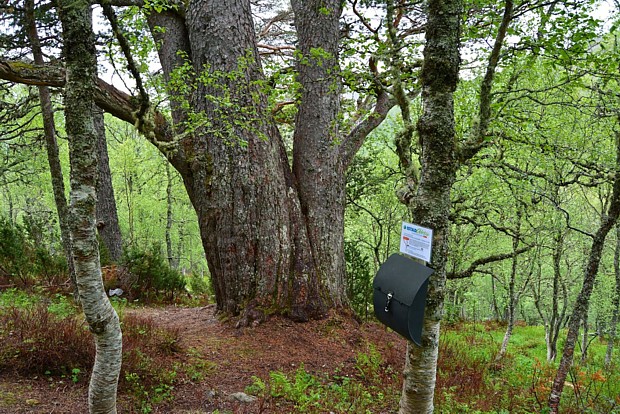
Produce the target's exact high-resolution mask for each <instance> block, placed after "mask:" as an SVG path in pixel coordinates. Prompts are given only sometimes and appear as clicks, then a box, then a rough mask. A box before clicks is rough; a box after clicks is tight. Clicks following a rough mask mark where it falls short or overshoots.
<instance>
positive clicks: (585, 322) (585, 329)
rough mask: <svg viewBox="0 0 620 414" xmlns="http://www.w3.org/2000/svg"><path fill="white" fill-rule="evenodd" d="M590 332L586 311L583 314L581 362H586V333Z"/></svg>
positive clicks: (587, 342) (587, 343)
mask: <svg viewBox="0 0 620 414" xmlns="http://www.w3.org/2000/svg"><path fill="white" fill-rule="evenodd" d="M589 334H590V329H589V326H588V312H586V314H585V315H584V316H583V334H582V336H581V363H582V364H583V363H584V362H586V359H587V358H588V345H589V341H588V335H589Z"/></svg>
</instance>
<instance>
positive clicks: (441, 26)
mask: <svg viewBox="0 0 620 414" xmlns="http://www.w3.org/2000/svg"><path fill="white" fill-rule="evenodd" d="M461 7H462V6H461V2H460V1H459V0H454V1H450V0H430V1H429V3H428V22H427V25H426V45H425V48H424V64H423V66H422V73H421V83H422V103H423V108H422V115H421V116H420V119H419V120H418V125H417V128H418V134H419V138H420V141H421V143H422V157H421V166H422V171H421V177H420V183H419V186H418V191H417V194H416V196H415V197H413V198H412V204H411V205H410V211H411V216H412V218H413V220H414V222H416V223H418V224H420V225H422V226H425V227H429V228H432V229H433V252H432V254H433V257H432V262H431V267H432V268H433V269H435V273H433V275H432V276H431V278H430V281H429V286H428V293H427V299H426V309H425V314H424V325H423V328H422V346H421V347H417V346H415V345H413V344H412V343H409V344H408V345H407V357H406V363H405V364H406V365H405V371H404V375H405V379H404V383H403V392H402V396H401V400H400V409H399V413H400V414H412V413H416V414H423V413H432V412H433V407H434V405H433V395H434V391H435V378H436V371H437V354H438V349H439V326H440V321H441V316H442V311H443V302H444V287H445V282H446V261H447V258H448V244H449V243H448V238H449V216H450V206H451V204H450V191H451V188H452V185H453V183H454V181H455V177H456V170H457V168H458V162H457V159H456V140H455V124H454V102H453V94H454V91H455V90H456V86H457V81H458V72H459V65H460V57H459V31H460V21H461Z"/></svg>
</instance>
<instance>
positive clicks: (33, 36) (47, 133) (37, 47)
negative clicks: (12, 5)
mask: <svg viewBox="0 0 620 414" xmlns="http://www.w3.org/2000/svg"><path fill="white" fill-rule="evenodd" d="M34 7H35V5H34V1H33V0H28V1H27V2H26V10H25V17H26V22H25V23H26V24H25V26H26V27H27V29H28V40H29V41H30V45H31V48H32V54H33V57H34V62H35V63H36V64H37V65H43V64H44V63H45V62H44V60H43V51H42V50H41V42H40V41H39V34H38V32H37V26H36V22H35V17H34ZM38 89H39V100H40V102H41V116H42V117H43V133H44V137H45V149H46V150H47V161H48V164H49V167H50V175H51V177H52V191H53V193H54V202H55V204H56V212H57V214H58V224H59V226H60V239H61V241H62V248H63V251H64V253H65V257H66V258H67V268H68V270H69V277H70V279H71V284H72V285H73V290H74V296H75V297H76V298H77V293H78V292H77V282H76V279H75V265H74V264H73V255H72V253H71V231H70V228H69V205H68V203H67V198H66V196H65V182H64V179H63V175H62V167H61V165H60V156H59V155H58V142H57V141H56V124H55V122H54V110H53V108H52V96H51V93H50V90H49V88H48V87H47V86H38Z"/></svg>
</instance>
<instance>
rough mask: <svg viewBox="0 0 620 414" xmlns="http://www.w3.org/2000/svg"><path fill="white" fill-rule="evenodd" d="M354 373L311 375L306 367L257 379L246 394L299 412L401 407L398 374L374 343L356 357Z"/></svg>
mask: <svg viewBox="0 0 620 414" xmlns="http://www.w3.org/2000/svg"><path fill="white" fill-rule="evenodd" d="M354 368H355V369H354V371H352V372H348V373H344V372H340V371H341V370H336V372H334V373H332V374H326V373H311V372H308V371H307V370H306V369H305V367H304V365H303V364H302V365H300V366H299V368H297V370H295V371H293V372H288V373H285V372H283V371H272V372H271V373H270V374H269V377H268V378H260V377H257V376H254V377H253V382H252V383H251V384H250V385H248V386H247V387H246V390H245V391H246V392H247V393H249V394H252V395H255V396H257V397H260V398H263V399H264V400H265V401H266V403H269V404H270V405H272V406H273V405H275V406H276V407H281V408H280V410H281V412H295V413H317V414H318V413H326V412H332V413H378V412H391V410H392V409H393V408H394V407H396V406H397V405H398V394H397V390H398V389H399V388H400V382H399V379H398V373H397V372H395V371H394V369H393V367H391V366H389V365H387V364H386V363H385V362H384V361H383V358H382V357H381V354H380V353H379V352H378V351H377V350H376V349H375V347H374V346H373V345H372V344H369V345H368V350H367V352H364V353H359V354H358V355H357V357H356V363H355V367H354Z"/></svg>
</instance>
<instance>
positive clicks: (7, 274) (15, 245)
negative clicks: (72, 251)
mask: <svg viewBox="0 0 620 414" xmlns="http://www.w3.org/2000/svg"><path fill="white" fill-rule="evenodd" d="M27 223H29V225H27V226H25V227H22V226H20V225H18V224H15V223H11V222H10V221H9V220H7V219H6V218H4V217H0V278H5V279H8V280H10V281H12V282H13V283H17V284H19V285H20V286H28V285H30V284H32V283H34V282H36V281H38V282H46V283H47V284H48V285H51V284H56V283H58V281H59V279H61V278H62V277H64V276H65V275H66V273H67V263H66V260H65V258H64V257H62V256H60V255H52V254H51V253H50V251H49V250H48V248H47V247H45V246H43V245H42V244H41V243H42V240H41V237H42V236H41V235H40V234H39V233H38V232H35V231H34V230H33V227H36V226H34V224H33V222H32V220H31V221H27ZM28 229H30V230H28ZM37 243H38V244H37Z"/></svg>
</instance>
